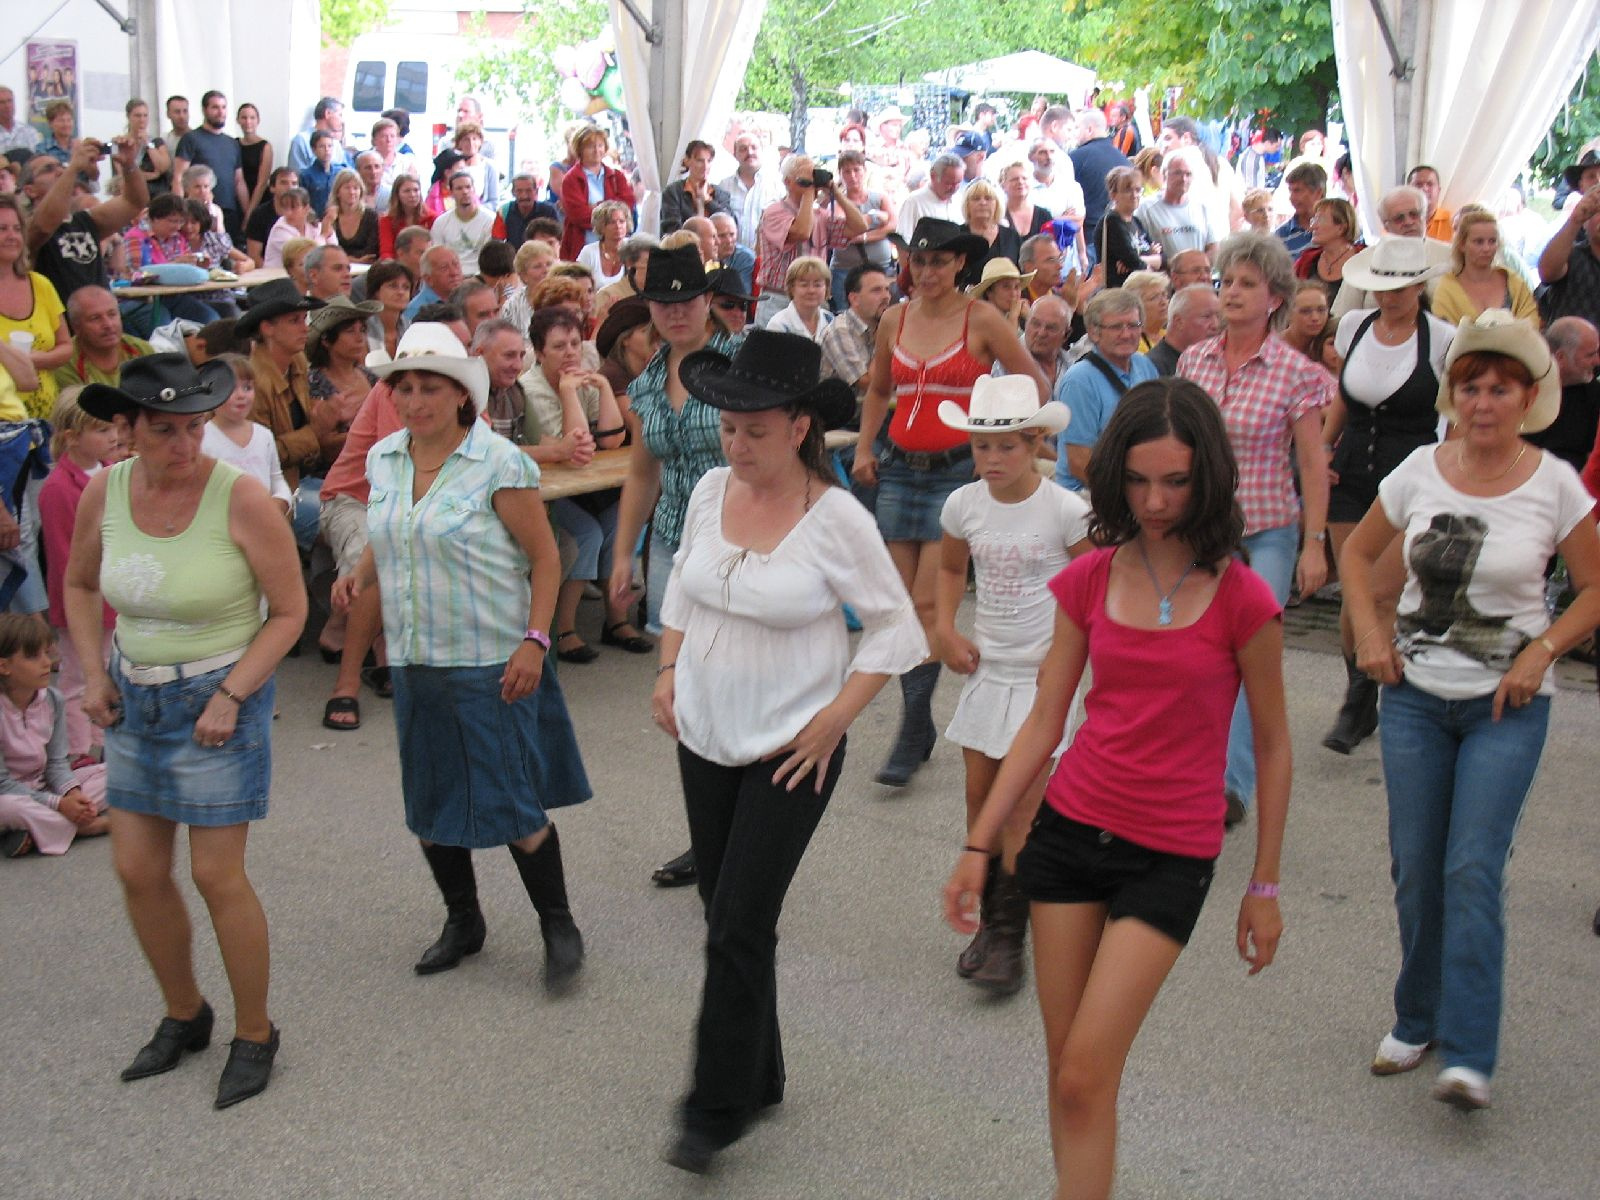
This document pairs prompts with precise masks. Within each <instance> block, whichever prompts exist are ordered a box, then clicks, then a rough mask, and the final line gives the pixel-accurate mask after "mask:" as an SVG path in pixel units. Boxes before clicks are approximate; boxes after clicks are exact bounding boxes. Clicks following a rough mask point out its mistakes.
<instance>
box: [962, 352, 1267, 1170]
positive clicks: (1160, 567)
mask: <svg viewBox="0 0 1600 1200" xmlns="http://www.w3.org/2000/svg"><path fill="white" fill-rule="evenodd" d="M1089 470H1090V478H1089V491H1090V496H1091V499H1092V503H1093V508H1094V515H1093V516H1092V517H1091V518H1090V523H1089V533H1090V537H1091V538H1092V540H1093V541H1095V542H1096V543H1097V544H1098V545H1099V546H1100V547H1101V548H1100V549H1098V550H1096V551H1094V552H1093V553H1090V554H1086V555H1083V556H1082V557H1080V558H1078V559H1076V560H1075V561H1074V562H1073V563H1072V564H1071V565H1070V566H1068V567H1067V568H1066V570H1064V571H1062V572H1061V573H1060V574H1059V575H1057V576H1056V577H1055V579H1053V580H1052V581H1051V583H1050V590H1051V592H1052V593H1053V594H1054V595H1055V598H1056V601H1057V603H1058V604H1059V606H1060V607H1059V611H1057V613H1056V617H1055V630H1054V634H1053V636H1052V640H1051V645H1050V650H1049V653H1048V654H1047V655H1046V657H1045V660H1044V665H1043V666H1042V667H1041V668H1040V671H1039V688H1038V694H1037V697H1036V699H1035V701H1034V704H1033V708H1032V710H1031V711H1030V712H1029V714H1028V717H1027V719H1026V720H1025V721H1024V722H1023V724H1022V728H1021V729H1020V730H1019V731H1018V733H1017V736H1016V739H1015V741H1013V742H1012V745H1011V750H1010V752H1009V753H1008V754H1007V755H1006V757H1005V761H1004V763H1003V764H1002V765H1001V767H1000V771H999V774H998V775H997V776H996V777H995V782H994V785H993V786H992V787H991V788H990V790H989V796H988V799H987V800H986V801H985V803H984V806H983V809H982V811H981V812H980V813H979V815H978V817H977V819H976V820H975V821H974V822H973V823H972V825H971V828H970V829H969V831H968V834H967V843H966V845H965V846H964V847H963V848H962V852H961V856H960V858H959V859H958V860H957V863H956V868H955V870H954V871H953V872H952V873H951V876H950V881H949V882H948V883H947V884H946V885H945V889H944V908H945V919H946V920H947V921H948V922H949V923H950V924H951V925H952V926H953V927H954V928H955V929H957V930H958V931H960V932H962V933H964V934H968V935H970V934H971V933H972V932H973V931H974V930H975V929H976V927H977V922H976V920H975V919H974V909H975V907H976V905H977V900H978V896H979V893H980V892H981V891H982V889H983V885H984V876H985V868H986V865H987V861H988V859H989V857H990V855H991V853H992V852H993V848H994V847H995V846H996V845H998V843H999V838H1000V836H1001V832H1002V830H1003V829H1004V827H1005V824H1006V819H1007V817H1008V816H1009V815H1010V813H1011V810H1012V809H1013V808H1014V807H1015V806H1016V804H1017V803H1018V802H1019V800H1020V799H1021V798H1022V797H1023V796H1024V795H1025V793H1026V791H1027V789H1028V785H1029V783H1030V782H1031V781H1032V780H1033V779H1034V777H1035V776H1037V775H1038V773H1039V771H1040V770H1041V769H1042V768H1043V767H1044V765H1045V763H1046V762H1047V761H1048V760H1049V758H1050V755H1051V753H1052V751H1054V750H1055V748H1056V746H1057V744H1058V743H1059V742H1060V740H1061V730H1062V728H1063V726H1064V725H1065V724H1066V720H1067V714H1068V709H1069V707H1070V705H1071V702H1072V695H1073V692H1074V691H1075V690H1076V689H1077V686H1078V681H1079V679H1080V678H1081V677H1082V675H1083V672H1084V668H1085V666H1086V665H1087V666H1091V667H1092V669H1093V682H1092V684H1091V686H1090V689H1089V695H1088V698H1087V700H1086V702H1085V711H1086V713H1087V719H1086V721H1085V723H1084V726H1083V728H1082V729H1080V730H1079V731H1078V734H1077V736H1076V738H1075V739H1074V741H1073V743H1072V745H1071V746H1070V747H1069V748H1068V750H1067V752H1066V753H1065V754H1064V755H1062V757H1061V761H1060V763H1059V764H1058V766H1057V767H1056V770H1055V772H1054V774H1053V775H1052V777H1051V779H1050V783H1049V785H1048V787H1047V788H1046V791H1045V804H1044V806H1043V807H1042V808H1041V809H1040V813H1039V817H1038V819H1037V820H1036V821H1035V822H1034V827H1033V830H1032V832H1031V833H1030V834H1029V836H1028V841H1027V844H1026V846H1025V847H1024V848H1023V850H1022V853H1021V854H1020V855H1018V857H1017V881H1018V884H1019V885H1020V887H1021V888H1022V891H1023V893H1024V894H1025V895H1027V897H1028V899H1029V900H1030V901H1031V902H1032V909H1031V914H1030V916H1031V920H1032V924H1033V932H1034V957H1035V963H1036V974H1037V979H1038V987H1039V1007H1040V1010H1041V1012H1042V1013H1043V1015H1044V1025H1045V1042H1046V1049H1047V1051H1048V1055H1049V1070H1050V1076H1049V1081H1050V1135H1051V1143H1052V1146H1053V1148H1054V1152H1055V1163H1056V1172H1057V1180H1058V1182H1057V1191H1056V1196H1057V1200H1067V1198H1069V1197H1071V1198H1080V1200H1081V1198H1087V1197H1105V1196H1108V1195H1109V1194H1110V1192H1111V1188H1112V1183H1113V1179H1114V1173H1115V1163H1116V1137H1117V1108H1116V1106H1117V1092H1118V1089H1119V1087H1120V1085H1121V1080H1122V1069H1123V1064H1124V1063H1125V1061H1126V1059H1127V1055H1128V1051H1129V1050H1130V1049H1131V1048H1132V1046H1133V1040H1134V1038H1135V1037H1136V1036H1137V1035H1138V1032H1139V1027H1140V1026H1141V1025H1142V1024H1143V1022H1144V1017H1145V1014H1146V1013H1147V1012H1148V1011H1149V1009H1150V1006H1151V1004H1152V1003H1153V1002H1154V1001H1155V998H1156V993H1157V992H1158V991H1159V990H1160V988H1161V984H1162V983H1163V982H1164V981H1165V979H1166V977H1167V974H1168V972H1169V971H1171V969H1172V967H1173V964H1174V963H1176V962H1177V959H1178V955H1179V953H1180V952H1181V951H1182V950H1183V947H1184V944H1185V943H1186V942H1187V941H1188V939H1189V935H1190V933H1191V932H1192V931H1193V929H1194V924H1195V920H1196V919H1197V918H1198V916H1199V915H1200V907H1201V905H1202V904H1203V903H1204V901H1205V896H1206V891H1207V889H1208V888H1209V887H1210V883H1211V873H1212V867H1213V864H1214V861H1215V858H1216V856H1217V854H1218V852H1219V851H1220V850H1221V848H1222V835H1223V829H1222V819H1223V814H1224V810H1225V802H1224V798H1223V770H1224V765H1225V762H1226V753H1227V743H1228V726H1229V722H1230V720H1231V718H1232V712H1233V706H1234V702H1235V700H1236V698H1237V697H1238V694H1239V688H1240V685H1241V683H1242V684H1243V687H1244V692H1245V695H1246V697H1247V698H1248V701H1249V705H1250V713H1251V716H1252V718H1253V719H1254V722H1255V743H1256V758H1257V766H1258V768H1259V772H1260V819H1259V821H1258V823H1257V827H1256V828H1257V835H1256V836H1257V840H1256V859H1255V868H1254V871H1253V873H1252V875H1251V882H1250V886H1249V888H1248V889H1247V892H1246V895H1245V898H1244V900H1243V902H1242V904H1241V905H1240V909H1239V921H1238V935H1237V936H1238V948H1239V954H1240V956H1241V957H1242V958H1243V959H1244V960H1245V961H1246V962H1247V963H1248V964H1249V967H1250V974H1252V975H1254V974H1255V973H1256V972H1258V971H1260V970H1261V969H1262V968H1263V967H1265V966H1267V965H1268V964H1269V963H1270V962H1271V961H1272V958H1273V955H1274V953H1275V952H1276V950H1277V945H1278V938H1279V936H1280V935H1281V933H1282V931H1283V920H1282V917H1281V916H1280V915H1279V912H1278V902H1277V893H1278V858H1279V851H1280V847H1281V844H1282V840H1283V822H1284V815H1285V811H1286V810H1287V808H1288V803H1289V776H1290V758H1289V727H1288V717H1287V715H1286V713H1285V709H1284V699H1283V661H1282V660H1283V626H1282V623H1281V621H1280V619H1279V618H1280V611H1279V608H1278V604H1277V602H1276V600H1275V599H1274V598H1273V595H1272V592H1271V590H1270V589H1269V588H1268V587H1267V585H1266V584H1265V583H1264V582H1263V581H1262V580H1261V579H1260V577H1259V576H1257V575H1256V574H1255V573H1254V572H1253V571H1251V570H1250V569H1249V568H1248V567H1246V566H1245V565H1244V564H1243V563H1241V562H1239V561H1238V560H1236V559H1235V558H1234V557H1233V556H1234V554H1235V553H1236V551H1237V550H1238V547H1239V540H1240V537H1241V535H1242V533H1243V530H1244V520H1243V516H1242V514H1241V513H1240V511H1239V507H1238V504H1237V502H1236V500H1235V499H1234V493H1235V489H1236V488H1237V486H1238V469H1237V467H1236V465H1235V463H1234V460H1233V454H1232V451H1231V450H1230V449H1229V446H1228V435H1227V432H1226V430H1225V429H1224V427H1223V424H1222V419H1221V417H1220V416H1219V415H1218V412H1217V406H1216V405H1215V404H1213V403H1212V402H1211V400H1210V398H1209V397H1207V395H1206V394H1205V392H1204V391H1202V390H1201V389H1200V388H1199V387H1197V386H1195V385H1194V384H1192V383H1189V382H1187V381H1185V380H1181V379H1176V378H1164V379H1158V380H1153V381H1151V382H1149V383H1144V384H1140V385H1139V386H1138V387H1135V388H1133V389H1132V390H1131V391H1129V392H1128V393H1127V395H1125V396H1124V397H1123V398H1122V401H1121V402H1120V403H1119V404H1118V406H1117V411H1116V414H1115V416H1113V417H1112V419H1111V422H1110V424H1109V425H1108V426H1107V427H1106V431H1105V433H1104V435H1103V436H1102V437H1101V439H1100V442H1099V444H1098V445H1097V447H1096V449H1095V455H1094V459H1093V460H1092V461H1091V463H1090V468H1089Z"/></svg>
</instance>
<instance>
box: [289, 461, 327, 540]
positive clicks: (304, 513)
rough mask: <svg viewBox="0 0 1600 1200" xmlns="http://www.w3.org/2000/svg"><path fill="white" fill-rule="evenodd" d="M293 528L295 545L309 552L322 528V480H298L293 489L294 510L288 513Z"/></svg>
mask: <svg viewBox="0 0 1600 1200" xmlns="http://www.w3.org/2000/svg"><path fill="white" fill-rule="evenodd" d="M290 521H291V523H292V524H293V526H294V540H295V544H296V545H298V546H299V547H300V549H302V550H306V551H309V550H310V549H311V547H312V546H314V545H316V541H317V532H318V530H319V529H321V527H322V480H320V479H306V478H304V477H302V478H301V480H300V485H299V486H298V487H296V488H295V489H294V509H293V511H292V512H291V513H290Z"/></svg>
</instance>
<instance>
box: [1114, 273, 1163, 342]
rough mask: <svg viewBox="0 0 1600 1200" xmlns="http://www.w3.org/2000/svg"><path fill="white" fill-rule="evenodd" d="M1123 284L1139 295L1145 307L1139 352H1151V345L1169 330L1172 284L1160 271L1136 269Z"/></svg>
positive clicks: (1142, 305)
mask: <svg viewBox="0 0 1600 1200" xmlns="http://www.w3.org/2000/svg"><path fill="white" fill-rule="evenodd" d="M1122 286H1123V287H1125V288H1127V289H1128V290H1129V291H1130V292H1132V293H1133V294H1134V295H1136V296H1138V297H1139V301H1140V305H1141V307H1142V308H1143V309H1144V331H1143V332H1142V333H1141V334H1140V335H1139V353H1140V354H1149V353H1150V349H1151V347H1153V346H1154V345H1155V344H1156V343H1157V342H1159V341H1160V340H1161V339H1162V337H1163V336H1165V334H1166V332H1167V302H1168V301H1169V300H1170V299H1171V298H1172V284H1171V282H1170V281H1169V280H1168V279H1167V277H1166V276H1165V275H1163V274H1162V273H1161V272H1160V271H1135V272H1134V273H1133V274H1132V275H1129V276H1128V277H1127V278H1126V279H1124V280H1123V281H1122Z"/></svg>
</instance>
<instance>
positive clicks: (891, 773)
mask: <svg viewBox="0 0 1600 1200" xmlns="http://www.w3.org/2000/svg"><path fill="white" fill-rule="evenodd" d="M938 682H939V664H938V663H936V662H930V663H923V664H922V665H921V666H920V667H912V668H911V670H909V671H907V672H906V673H905V674H904V675H902V676H900V696H901V699H902V700H903V702H904V705H905V708H904V711H903V712H902V713H901V716H900V731H899V732H898V733H897V734H896V735H895V742H894V749H893V750H891V751H889V757H888V758H887V759H886V760H885V761H884V764H883V766H881V767H879V768H878V773H877V774H876V775H874V776H873V778H874V779H875V780H876V781H877V782H878V783H883V784H887V785H888V786H890V787H905V785H906V784H908V783H910V782H911V777H912V776H913V775H915V774H916V772H917V768H918V767H920V766H921V765H922V764H923V763H925V762H927V761H928V757H929V755H931V754H932V753H933V747H934V744H935V743H937V742H938V740H939V731H938V729H937V728H935V727H934V724H933V689H934V687H935V686H936V685H937V684H938Z"/></svg>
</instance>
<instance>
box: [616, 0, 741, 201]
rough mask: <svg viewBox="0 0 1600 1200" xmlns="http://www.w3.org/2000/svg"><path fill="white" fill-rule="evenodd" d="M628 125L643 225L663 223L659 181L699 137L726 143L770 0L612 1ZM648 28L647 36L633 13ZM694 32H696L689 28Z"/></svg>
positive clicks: (666, 178) (666, 177)
mask: <svg viewBox="0 0 1600 1200" xmlns="http://www.w3.org/2000/svg"><path fill="white" fill-rule="evenodd" d="M610 3H611V27H612V29H613V30H614V31H615V33H616V39H617V69H618V71H620V72H621V74H622V94H623V96H624V98H625V99H626V102H627V109H628V130H629V133H630V134H631V135H632V137H633V147H634V152H635V154H636V155H637V157H638V160H639V179H640V183H641V184H642V185H643V187H642V192H643V194H642V195H640V196H639V228H641V229H644V230H654V229H656V228H657V226H658V214H659V212H660V196H661V186H662V184H663V183H665V182H667V181H669V180H671V179H672V178H673V177H674V175H676V174H677V170H676V168H677V165H678V163H679V161H680V160H681V159H682V158H683V152H684V147H686V146H687V145H688V144H689V142H690V141H691V140H692V139H694V138H704V139H705V140H706V141H709V142H711V143H712V144H713V145H716V144H720V143H721V141H722V131H723V128H724V127H725V126H726V125H727V123H728V117H729V116H730V115H731V114H732V113H733V102H734V101H735V100H736V99H737V98H738V95H739V89H740V87H741V86H743V84H744V72H745V67H746V66H748V65H749V62H750V51H751V49H752V48H753V47H754V46H755V40H756V33H757V31H758V30H759V29H760V28H761V17H762V14H763V13H765V12H766V8H767V0H637V3H635V2H634V0H610ZM635 12H637V13H639V14H640V15H641V16H642V17H643V18H644V21H645V22H646V23H648V24H649V25H650V27H651V28H652V30H653V34H654V37H655V44H652V38H651V36H647V35H646V33H645V30H644V29H643V28H642V27H641V25H640V22H639V21H638V20H636V19H635V17H634V13H635ZM691 31H692V32H691Z"/></svg>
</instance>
